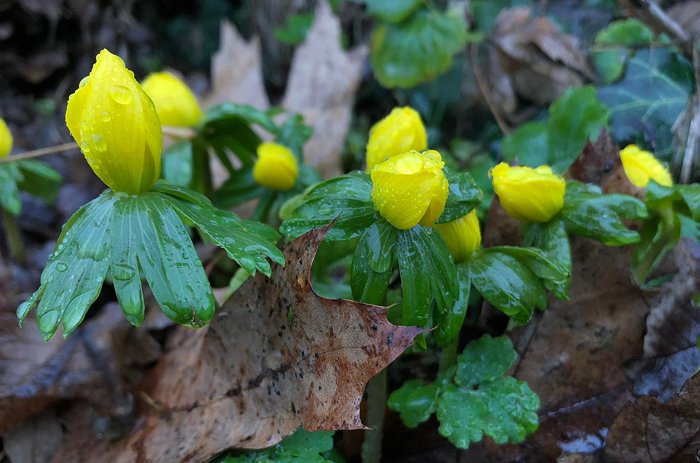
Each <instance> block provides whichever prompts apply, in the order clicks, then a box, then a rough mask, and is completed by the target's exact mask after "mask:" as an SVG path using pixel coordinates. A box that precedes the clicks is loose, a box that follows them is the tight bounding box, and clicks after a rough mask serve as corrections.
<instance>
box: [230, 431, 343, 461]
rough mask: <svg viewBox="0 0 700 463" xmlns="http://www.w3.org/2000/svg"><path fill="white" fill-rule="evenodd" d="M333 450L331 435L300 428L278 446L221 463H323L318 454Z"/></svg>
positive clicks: (325, 432)
mask: <svg viewBox="0 0 700 463" xmlns="http://www.w3.org/2000/svg"><path fill="white" fill-rule="evenodd" d="M332 448H333V433H332V432H328V431H317V432H309V431H305V430H304V429H302V428H299V430H298V431H297V432H296V433H294V434H292V435H291V436H289V437H287V438H286V439H285V440H283V441H282V442H280V443H279V444H277V445H275V446H273V447H270V448H267V449H264V450H254V451H245V452H243V455H239V456H235V457H234V456H230V457H227V458H225V459H224V460H223V461H222V463H268V462H269V463H272V462H275V463H324V462H326V461H329V460H326V459H325V458H324V457H322V456H321V455H320V454H321V453H325V452H328V451H329V450H331V449H332Z"/></svg>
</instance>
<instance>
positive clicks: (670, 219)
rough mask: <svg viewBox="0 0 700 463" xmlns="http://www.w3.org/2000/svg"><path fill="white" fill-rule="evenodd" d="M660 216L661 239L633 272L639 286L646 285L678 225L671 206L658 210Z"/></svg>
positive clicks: (655, 241) (651, 247)
mask: <svg viewBox="0 0 700 463" xmlns="http://www.w3.org/2000/svg"><path fill="white" fill-rule="evenodd" d="M658 214H659V216H660V217H661V223H662V228H661V237H660V238H659V239H658V240H654V242H653V243H652V245H651V246H650V247H649V249H647V251H646V252H645V253H644V256H643V257H642V258H641V260H640V261H639V264H637V266H636V268H635V269H634V271H633V272H632V278H633V279H634V282H635V283H636V284H637V285H639V286H641V285H643V284H644V282H645V281H646V279H647V277H648V276H649V274H650V273H651V271H652V269H653V268H654V263H656V261H657V259H658V258H659V256H660V255H661V254H662V253H663V252H664V249H665V248H666V246H668V243H669V242H670V241H671V240H672V239H673V236H674V229H675V227H676V225H675V214H674V213H673V208H672V206H671V205H670V204H669V205H666V206H665V207H663V208H661V209H659V210H658Z"/></svg>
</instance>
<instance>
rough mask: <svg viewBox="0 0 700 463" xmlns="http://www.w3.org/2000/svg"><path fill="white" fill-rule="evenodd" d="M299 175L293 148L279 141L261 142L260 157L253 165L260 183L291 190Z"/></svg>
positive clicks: (254, 175)
mask: <svg viewBox="0 0 700 463" xmlns="http://www.w3.org/2000/svg"><path fill="white" fill-rule="evenodd" d="M297 175H299V166H297V160H296V158H295V157H294V154H292V150H290V149H289V148H287V147H286V146H282V145H278V144H277V143H270V142H266V143H261V144H260V145H259V146H258V159H257V161H255V166H254V167H253V178H254V179H255V181H256V182H258V183H259V184H260V185H262V186H265V187H267V188H272V189H273V190H280V191H287V190H290V189H291V188H292V187H293V186H294V183H295V182H296V180H297Z"/></svg>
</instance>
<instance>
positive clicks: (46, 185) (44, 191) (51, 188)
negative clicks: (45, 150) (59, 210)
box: [17, 159, 63, 204]
mask: <svg viewBox="0 0 700 463" xmlns="http://www.w3.org/2000/svg"><path fill="white" fill-rule="evenodd" d="M17 165H18V167H19V169H20V170H21V172H22V179H21V181H19V182H18V183H17V186H18V187H19V189H20V190H22V191H26V192H27V193H29V194H30V195H32V196H36V197H37V198H41V199H43V200H44V201H46V202H47V203H49V204H54V203H55V202H56V197H57V196H58V190H59V189H60V188H61V182H62V181H63V177H61V174H59V173H58V172H56V171H55V170H53V169H52V168H51V167H49V166H48V164H45V163H43V162H39V161H34V160H31V159H30V160H26V161H18V162H17Z"/></svg>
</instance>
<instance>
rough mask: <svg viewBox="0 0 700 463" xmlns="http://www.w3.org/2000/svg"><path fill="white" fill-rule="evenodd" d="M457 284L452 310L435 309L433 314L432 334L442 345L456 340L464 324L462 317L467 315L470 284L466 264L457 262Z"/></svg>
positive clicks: (447, 344)
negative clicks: (433, 328)
mask: <svg viewBox="0 0 700 463" xmlns="http://www.w3.org/2000/svg"><path fill="white" fill-rule="evenodd" d="M457 284H458V285H459V297H458V298H457V299H456V300H455V302H454V305H453V306H452V310H446V311H445V312H440V311H437V312H436V313H435V314H433V318H434V322H435V325H436V328H435V331H433V336H434V337H435V341H437V343H438V345H440V346H442V347H447V346H449V345H451V344H452V343H453V342H455V341H456V340H457V338H458V337H459V332H460V331H461V329H462V325H463V324H464V318H465V317H466V316H467V310H468V308H469V290H470V289H471V286H472V284H471V280H470V279H469V267H468V266H466V265H462V264H457Z"/></svg>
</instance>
